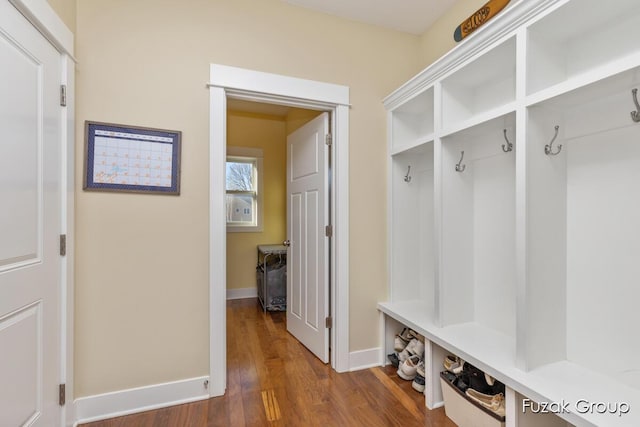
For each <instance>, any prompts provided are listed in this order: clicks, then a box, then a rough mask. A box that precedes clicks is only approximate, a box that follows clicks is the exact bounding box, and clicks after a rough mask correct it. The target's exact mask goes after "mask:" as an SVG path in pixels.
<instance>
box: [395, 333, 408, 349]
mask: <svg viewBox="0 0 640 427" xmlns="http://www.w3.org/2000/svg"><path fill="white" fill-rule="evenodd" d="M407 344H409V341H405V340H404V338H402V337H401V336H400V335H396V337H395V338H394V339H393V349H394V350H395V351H402V350H404V349H405V347H406V346H407Z"/></svg>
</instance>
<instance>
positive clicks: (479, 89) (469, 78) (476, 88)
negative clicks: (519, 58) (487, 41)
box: [442, 37, 516, 134]
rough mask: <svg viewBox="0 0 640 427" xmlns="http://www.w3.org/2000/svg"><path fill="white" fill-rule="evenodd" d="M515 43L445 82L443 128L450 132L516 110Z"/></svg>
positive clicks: (509, 42)
mask: <svg viewBox="0 0 640 427" xmlns="http://www.w3.org/2000/svg"><path fill="white" fill-rule="evenodd" d="M515 97H516V40H515V37H511V38H509V39H508V40H507V41H506V42H503V43H502V44H500V45H498V46H497V47H494V48H493V49H491V50H490V51H488V52H487V53H485V54H484V55H482V56H479V57H478V58H477V59H475V60H474V61H472V62H471V63H469V64H466V65H465V66H463V67H462V68H460V69H459V70H457V71H456V72H454V73H453V74H452V75H450V76H449V77H447V78H446V79H444V81H443V82H442V129H443V133H444V134H447V133H451V132H455V131H457V130H460V129H463V128H465V127H469V126H473V125H475V124H477V123H479V122H482V121H486V120H489V119H491V118H494V117H497V116H500V115H502V114H504V113H505V111H504V108H507V109H509V108H510V109H513V108H512V104H513V102H514V101H515Z"/></svg>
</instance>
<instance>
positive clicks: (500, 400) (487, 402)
mask: <svg viewBox="0 0 640 427" xmlns="http://www.w3.org/2000/svg"><path fill="white" fill-rule="evenodd" d="M465 393H466V395H467V396H469V398H470V399H471V400H473V401H474V402H477V403H479V404H480V405H481V406H484V407H485V408H487V409H488V410H490V411H491V412H493V413H494V414H496V415H498V416H499V417H504V415H505V408H504V395H503V394H502V393H499V394H496V395H493V396H492V395H490V394H484V393H480V392H479V391H476V390H474V389H472V388H468V389H467V391H466V392H465Z"/></svg>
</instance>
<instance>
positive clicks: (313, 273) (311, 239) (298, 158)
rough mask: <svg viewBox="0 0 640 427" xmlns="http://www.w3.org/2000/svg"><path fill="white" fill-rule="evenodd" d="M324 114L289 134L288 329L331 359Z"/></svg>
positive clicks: (326, 123) (326, 128)
mask: <svg viewBox="0 0 640 427" xmlns="http://www.w3.org/2000/svg"><path fill="white" fill-rule="evenodd" d="M328 132H329V115H328V113H323V114H321V115H319V116H318V117H316V118H315V119H313V120H312V121H310V122H309V123H307V124H306V125H305V126H303V127H301V128H300V129H298V130H296V131H295V132H293V133H292V134H291V135H289V136H288V138H287V164H288V170H287V194H288V203H287V204H288V210H289V215H288V216H287V222H288V224H287V228H288V230H289V231H288V236H287V238H288V240H289V241H290V244H291V246H290V247H289V253H288V256H287V268H288V271H287V290H288V292H287V293H288V295H289V296H288V299H289V298H291V300H290V301H291V302H289V301H287V330H288V331H289V332H291V334H293V335H294V336H295V337H296V338H297V339H298V340H299V341H300V342H301V343H302V344H304V345H305V346H306V347H307V348H308V349H309V350H311V352H312V353H314V354H315V355H316V356H318V358H319V359H320V360H322V361H323V362H325V363H326V362H328V361H329V330H328V329H327V328H326V327H325V324H324V319H325V317H327V315H328V307H329V305H328V289H329V287H328V277H329V275H328V272H327V260H328V247H329V244H328V238H327V237H326V236H325V225H328V224H329V222H328V218H329V217H328V204H327V197H328V180H327V176H328V175H327V169H328V168H327V161H328V159H327V152H326V145H325V142H324V141H325V136H326V135H327V133H328Z"/></svg>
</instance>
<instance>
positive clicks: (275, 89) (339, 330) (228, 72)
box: [209, 64, 349, 396]
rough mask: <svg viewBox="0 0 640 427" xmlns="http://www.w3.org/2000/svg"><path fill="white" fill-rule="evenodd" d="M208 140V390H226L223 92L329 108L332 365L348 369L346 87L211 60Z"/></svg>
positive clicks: (218, 392) (220, 392)
mask: <svg viewBox="0 0 640 427" xmlns="http://www.w3.org/2000/svg"><path fill="white" fill-rule="evenodd" d="M210 72H211V76H210V83H209V88H210V129H209V132H210V133H209V137H210V145H209V150H210V151H209V179H210V181H209V184H210V185H209V209H210V210H209V229H210V235H209V257H210V259H209V269H210V270H209V328H210V329H209V331H210V333H209V339H210V342H209V349H210V350H209V376H210V379H211V383H210V384H211V387H210V395H211V396H221V395H223V394H224V393H225V389H226V382H227V381H226V369H227V360H226V356H227V355H226V348H227V346H226V216H225V198H224V196H225V193H224V191H223V189H224V170H225V161H226V144H227V135H226V133H227V132H226V110H227V105H226V104H227V97H232V98H238V99H245V100H250V101H256V102H269V103H277V104H284V105H290V106H295V107H300V108H314V109H323V110H326V111H331V112H332V117H333V121H332V133H333V144H332V149H333V153H332V154H333V156H332V161H333V182H332V185H333V187H332V192H331V207H332V211H331V213H330V215H331V217H332V221H333V226H334V230H333V231H334V234H333V239H332V243H331V261H332V265H333V268H332V271H331V290H330V292H331V295H332V301H331V313H332V314H333V317H334V325H333V331H332V334H331V366H332V367H333V368H334V369H335V370H336V371H337V372H346V371H348V370H349V88H348V87H346V86H341V85H335V84H331V83H324V82H317V81H312V80H305V79H299V78H294V77H287V76H282V75H276V74H270V73H264V72H259V71H253V70H247V69H242V68H236V67H230V66H226V65H217V64H211V69H210Z"/></svg>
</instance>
